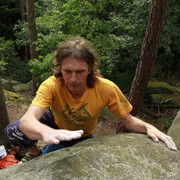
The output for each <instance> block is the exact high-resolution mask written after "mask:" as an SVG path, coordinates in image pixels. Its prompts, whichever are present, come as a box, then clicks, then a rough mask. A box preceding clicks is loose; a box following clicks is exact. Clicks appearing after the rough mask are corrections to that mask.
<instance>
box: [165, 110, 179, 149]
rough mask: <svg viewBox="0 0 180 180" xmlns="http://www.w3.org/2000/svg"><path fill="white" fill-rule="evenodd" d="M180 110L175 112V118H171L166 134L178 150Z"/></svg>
mask: <svg viewBox="0 0 180 180" xmlns="http://www.w3.org/2000/svg"><path fill="white" fill-rule="evenodd" d="M179 133H180V111H179V112H178V113H177V116H176V118H175V119H174V120H173V122H172V124H171V126H170V128H169V129H168V133H167V134H168V135H169V136H171V137H172V138H173V140H174V142H175V143H176V146H177V148H178V149H179V150H180V136H179Z"/></svg>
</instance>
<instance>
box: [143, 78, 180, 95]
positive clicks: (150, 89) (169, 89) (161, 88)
mask: <svg viewBox="0 0 180 180" xmlns="http://www.w3.org/2000/svg"><path fill="white" fill-rule="evenodd" d="M175 92H179V88H178V87H175V86H171V85H170V84H168V83H166V82H152V81H150V82H149V83H148V86H147V88H146V92H145V95H146V96H149V95H150V94H172V93H175Z"/></svg>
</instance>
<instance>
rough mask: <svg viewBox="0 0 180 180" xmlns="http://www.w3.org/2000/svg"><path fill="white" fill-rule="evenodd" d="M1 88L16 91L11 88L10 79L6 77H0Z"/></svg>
mask: <svg viewBox="0 0 180 180" xmlns="http://www.w3.org/2000/svg"><path fill="white" fill-rule="evenodd" d="M1 83H2V88H3V89H6V90H7V91H11V92H16V91H15V89H14V88H13V84H12V82H11V81H10V80H7V79H1Z"/></svg>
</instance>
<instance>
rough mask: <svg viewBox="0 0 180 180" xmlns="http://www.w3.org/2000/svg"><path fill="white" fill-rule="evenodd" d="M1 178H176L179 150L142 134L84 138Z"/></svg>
mask: <svg viewBox="0 0 180 180" xmlns="http://www.w3.org/2000/svg"><path fill="white" fill-rule="evenodd" d="M0 179H1V180H24V179H26V180H28V179H31V180H32V179H33V180H36V179H38V180H44V179H45V180H59V179H62V180H64V179H68V180H71V179H72V180H82V179H83V180H86V179H95V180H96V179H100V180H110V179H112V180H121V179H122V180H130V179H133V180H140V179H143V180H144V179H145V180H153V179H155V180H156V179H157V180H161V179H162V180H166V179H167V180H169V179H173V180H178V179H180V153H179V152H176V151H172V150H169V149H168V148H166V147H165V145H164V144H163V143H161V142H159V143H154V142H153V141H152V140H150V139H149V138H147V136H146V135H142V134H133V133H130V134H116V135H108V136H99V137H98V138H94V139H89V140H85V141H83V142H81V143H79V144H76V145H75V146H73V147H69V148H65V149H62V150H58V151H54V152H52V153H49V154H46V155H43V156H40V157H38V158H35V159H33V160H31V161H29V162H27V163H24V164H18V165H13V166H11V167H9V168H7V169H3V170H1V171H0Z"/></svg>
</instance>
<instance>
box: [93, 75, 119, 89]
mask: <svg viewBox="0 0 180 180" xmlns="http://www.w3.org/2000/svg"><path fill="white" fill-rule="evenodd" d="M95 86H97V87H103V88H112V87H116V88H118V87H117V85H116V84H115V83H114V82H112V81H111V80H108V79H106V78H102V77H98V79H97V82H96V84H95Z"/></svg>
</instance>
